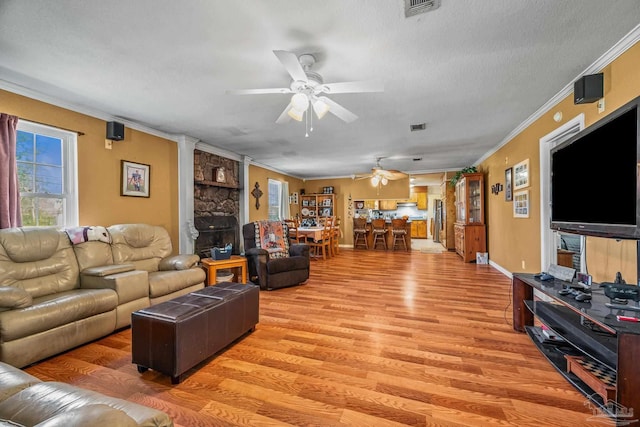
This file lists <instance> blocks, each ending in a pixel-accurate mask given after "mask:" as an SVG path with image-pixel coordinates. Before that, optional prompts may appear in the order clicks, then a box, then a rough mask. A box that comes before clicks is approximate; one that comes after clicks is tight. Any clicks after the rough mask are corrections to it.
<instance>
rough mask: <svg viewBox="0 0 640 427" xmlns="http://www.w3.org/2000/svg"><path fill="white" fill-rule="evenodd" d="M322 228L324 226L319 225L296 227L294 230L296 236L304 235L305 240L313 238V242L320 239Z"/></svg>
mask: <svg viewBox="0 0 640 427" xmlns="http://www.w3.org/2000/svg"><path fill="white" fill-rule="evenodd" d="M323 230H324V227H323V226H321V225H316V226H312V227H298V228H296V231H297V232H298V237H302V236H304V237H305V238H306V239H307V240H313V241H315V242H317V241H319V240H322V231H323Z"/></svg>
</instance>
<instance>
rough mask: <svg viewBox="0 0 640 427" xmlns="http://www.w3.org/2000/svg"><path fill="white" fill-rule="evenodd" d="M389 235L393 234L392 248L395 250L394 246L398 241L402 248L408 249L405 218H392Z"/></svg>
mask: <svg viewBox="0 0 640 427" xmlns="http://www.w3.org/2000/svg"><path fill="white" fill-rule="evenodd" d="M391 235H392V236H393V250H394V251H395V250H396V246H398V245H399V244H400V243H402V244H403V245H404V250H405V251H408V250H409V247H408V246H407V220H406V219H400V218H396V219H392V220H391Z"/></svg>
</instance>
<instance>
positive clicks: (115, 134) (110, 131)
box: [107, 122, 124, 141]
mask: <svg viewBox="0 0 640 427" xmlns="http://www.w3.org/2000/svg"><path fill="white" fill-rule="evenodd" d="M107 139H110V140H112V141H122V140H123V139H124V125H123V124H122V123H118V122H107Z"/></svg>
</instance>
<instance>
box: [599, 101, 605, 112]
mask: <svg viewBox="0 0 640 427" xmlns="http://www.w3.org/2000/svg"><path fill="white" fill-rule="evenodd" d="M598 113H604V98H600V100H599V101H598Z"/></svg>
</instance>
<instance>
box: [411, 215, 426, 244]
mask: <svg viewBox="0 0 640 427" xmlns="http://www.w3.org/2000/svg"><path fill="white" fill-rule="evenodd" d="M411 238H412V239H426V238H427V220H426V219H412V220H411Z"/></svg>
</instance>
